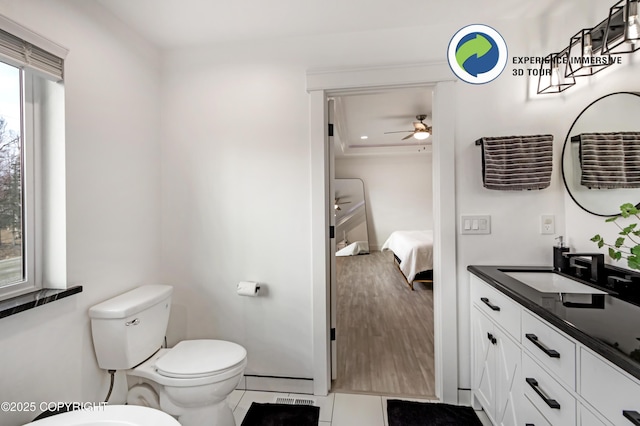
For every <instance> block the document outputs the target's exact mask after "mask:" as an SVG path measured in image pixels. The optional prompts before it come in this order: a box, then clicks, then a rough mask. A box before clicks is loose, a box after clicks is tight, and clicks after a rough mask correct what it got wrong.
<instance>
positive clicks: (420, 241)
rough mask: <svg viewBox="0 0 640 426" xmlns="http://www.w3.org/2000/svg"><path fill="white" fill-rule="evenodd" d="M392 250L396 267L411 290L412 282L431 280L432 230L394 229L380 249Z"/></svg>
mask: <svg viewBox="0 0 640 426" xmlns="http://www.w3.org/2000/svg"><path fill="white" fill-rule="evenodd" d="M386 250H389V251H391V252H393V256H394V258H395V261H396V265H397V266H398V269H400V271H401V272H402V274H403V275H404V277H405V279H406V281H407V284H409V287H411V290H413V283H414V282H416V281H420V282H432V280H433V231H430V230H429V231H394V232H392V233H391V235H390V236H389V238H387V241H385V242H384V244H383V245H382V249H381V251H386Z"/></svg>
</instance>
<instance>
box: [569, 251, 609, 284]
mask: <svg viewBox="0 0 640 426" xmlns="http://www.w3.org/2000/svg"><path fill="white" fill-rule="evenodd" d="M562 256H564V257H566V258H567V259H569V266H571V267H573V268H575V270H576V276H578V277H582V270H583V269H587V267H586V266H582V265H578V264H577V263H576V257H589V258H591V261H590V263H591V268H590V269H591V276H590V280H591V281H593V282H594V283H597V282H598V279H599V278H600V277H601V276H602V275H603V273H604V254H602V253H562Z"/></svg>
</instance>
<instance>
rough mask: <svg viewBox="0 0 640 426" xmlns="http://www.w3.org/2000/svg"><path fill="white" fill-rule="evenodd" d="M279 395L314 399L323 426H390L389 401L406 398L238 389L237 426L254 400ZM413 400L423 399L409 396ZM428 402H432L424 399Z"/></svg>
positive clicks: (233, 405) (481, 415) (235, 403)
mask: <svg viewBox="0 0 640 426" xmlns="http://www.w3.org/2000/svg"><path fill="white" fill-rule="evenodd" d="M278 397H294V398H304V399H313V400H315V401H316V405H318V406H319V407H320V423H319V426H388V422H387V416H386V412H387V400H388V399H405V398H396V397H386V396H377V395H360V394H347V393H331V394H329V395H328V396H315V395H299V394H292V393H278V392H256V391H241V390H235V391H233V393H232V394H231V395H230V396H229V404H230V405H231V408H232V409H233V416H234V417H235V419H236V425H237V426H240V425H241V424H242V420H243V419H244V416H245V415H246V414H247V411H248V410H249V407H250V406H251V403H252V402H261V403H267V402H271V403H273V402H275V400H276V398H278ZM406 399H410V400H411V401H421V400H419V399H414V398H406ZM424 401H425V402H429V401H427V400H424ZM478 417H479V418H480V420H481V421H482V423H483V425H485V426H491V423H490V422H489V419H487V417H486V415H485V414H484V412H478Z"/></svg>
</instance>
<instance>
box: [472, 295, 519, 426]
mask: <svg viewBox="0 0 640 426" xmlns="http://www.w3.org/2000/svg"><path fill="white" fill-rule="evenodd" d="M476 290H478V292H477V293H476V294H475V296H476V299H477V300H478V301H479V302H480V304H475V305H474V306H473V307H472V311H471V323H472V336H473V343H472V346H473V351H474V353H473V364H474V365H473V368H472V370H473V379H472V381H473V388H474V389H475V395H476V397H477V398H478V400H479V402H480V404H481V405H482V407H483V408H484V410H485V412H486V414H487V416H488V417H489V419H490V420H491V422H492V423H493V424H494V425H500V426H516V425H518V407H519V405H520V404H519V402H518V401H516V399H517V398H519V397H520V395H521V394H522V390H521V356H520V351H521V349H520V345H519V343H518V342H517V340H516V339H517V336H518V333H516V334H515V336H514V335H512V334H510V333H509V332H508V331H507V330H506V329H505V328H504V327H503V326H501V325H499V324H500V323H502V321H499V318H504V317H505V315H504V312H503V311H502V306H507V304H510V303H513V302H511V301H505V300H502V299H501V298H496V297H495V294H493V293H492V292H491V290H490V289H488V288H487V289H483V288H477V289H476ZM487 290H488V291H487ZM498 301H500V302H498ZM505 302H506V303H505ZM506 312H507V315H506V317H508V318H511V315H510V314H511V313H512V312H511V311H510V310H506ZM517 318H518V319H519V316H518V317H517ZM518 323H519V321H518ZM508 324H513V323H512V322H509V323H508ZM518 328H519V327H518Z"/></svg>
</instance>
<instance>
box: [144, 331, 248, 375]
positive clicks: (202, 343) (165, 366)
mask: <svg viewBox="0 0 640 426" xmlns="http://www.w3.org/2000/svg"><path fill="white" fill-rule="evenodd" d="M246 357H247V351H246V350H245V349H244V348H243V347H242V346H240V345H238V344H235V343H232V342H225V341H224V340H184V341H182V342H180V343H178V344H177V345H175V346H174V347H173V348H172V349H171V350H169V351H168V352H167V354H166V355H164V356H163V357H161V358H160V359H158V360H157V361H156V370H157V371H158V373H160V374H161V375H163V376H167V377H192V378H195V377H204V376H211V375H214V374H218V373H221V372H223V371H224V370H227V369H229V368H232V367H235V366H236V365H238V364H240V363H241V362H242V361H244V359H245V358H246Z"/></svg>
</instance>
